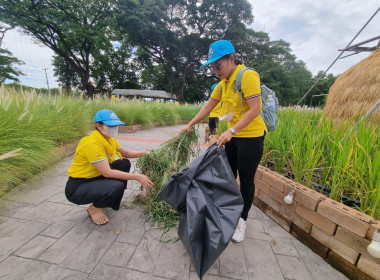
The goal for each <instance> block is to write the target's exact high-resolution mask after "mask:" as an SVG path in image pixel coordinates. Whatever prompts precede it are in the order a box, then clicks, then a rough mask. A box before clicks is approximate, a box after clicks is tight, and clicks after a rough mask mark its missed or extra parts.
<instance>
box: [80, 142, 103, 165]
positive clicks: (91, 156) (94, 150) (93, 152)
mask: <svg viewBox="0 0 380 280" xmlns="http://www.w3.org/2000/svg"><path fill="white" fill-rule="evenodd" d="M81 153H82V154H83V156H84V157H85V158H86V159H87V160H88V161H89V162H90V163H97V162H101V161H104V160H107V154H106V151H105V150H104V148H103V147H102V146H101V145H99V144H97V143H93V142H92V143H88V144H87V145H85V146H84V147H83V148H82V151H81Z"/></svg>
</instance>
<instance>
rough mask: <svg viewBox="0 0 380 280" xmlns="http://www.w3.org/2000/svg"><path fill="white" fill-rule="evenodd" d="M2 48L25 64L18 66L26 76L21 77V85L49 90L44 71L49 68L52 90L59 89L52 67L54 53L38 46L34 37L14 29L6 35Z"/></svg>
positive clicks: (47, 72)
mask: <svg viewBox="0 0 380 280" xmlns="http://www.w3.org/2000/svg"><path fill="white" fill-rule="evenodd" d="M2 48H5V49H8V50H9V51H11V52H12V54H13V56H14V57H17V58H18V59H19V60H21V61H23V62H24V63H25V64H24V65H20V66H16V68H18V69H20V70H21V71H22V72H24V73H25V74H26V76H19V80H20V82H21V84H23V85H27V86H32V87H37V88H47V83H46V75H45V71H44V70H43V69H44V68H47V70H46V74H47V77H48V82H49V86H50V88H53V87H58V83H57V81H56V77H54V71H53V66H52V65H51V60H52V55H53V51H52V50H50V49H49V48H48V47H46V46H43V45H41V44H37V43H36V42H35V41H33V39H32V37H30V36H28V35H25V34H21V33H20V32H19V31H16V30H15V29H12V30H10V31H8V32H7V33H5V37H4V40H3V43H2Z"/></svg>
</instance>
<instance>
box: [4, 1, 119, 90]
mask: <svg viewBox="0 0 380 280" xmlns="http://www.w3.org/2000/svg"><path fill="white" fill-rule="evenodd" d="M114 8H115V5H114V4H113V3H111V2H110V1H108V0H76V1H72V0H45V1H36V0H25V1H19V0H0V21H2V22H5V23H7V24H10V25H12V26H18V27H20V28H21V29H22V30H23V31H24V32H26V33H28V34H31V35H32V36H34V38H36V39H37V40H38V42H40V43H42V44H44V45H46V46H47V47H49V48H50V49H52V50H53V51H54V52H55V53H56V54H57V55H59V56H61V57H62V58H64V60H65V61H67V62H68V63H69V64H70V66H71V67H72V69H73V70H74V71H75V72H76V73H77V75H78V77H79V78H80V80H81V86H82V89H83V90H86V92H87V95H88V96H89V97H92V94H93V87H91V85H89V79H90V75H91V54H92V53H93V52H94V50H98V49H102V48H105V47H106V46H108V45H110V40H111V39H112V36H113V35H114V34H113V32H112V30H111V29H110V26H111V25H112V22H113V20H114V15H113V10H114Z"/></svg>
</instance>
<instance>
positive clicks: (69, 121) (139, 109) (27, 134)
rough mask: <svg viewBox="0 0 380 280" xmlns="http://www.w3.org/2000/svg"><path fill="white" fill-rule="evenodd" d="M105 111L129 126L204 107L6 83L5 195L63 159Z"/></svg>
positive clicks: (1, 92)
mask: <svg viewBox="0 0 380 280" xmlns="http://www.w3.org/2000/svg"><path fill="white" fill-rule="evenodd" d="M184 107H186V108H185V109H183V108H184ZM100 109H111V110H113V111H114V112H115V113H116V114H117V115H118V117H119V118H120V119H121V120H122V121H123V122H125V123H126V124H127V125H133V124H141V125H142V126H144V127H151V126H153V125H171V124H175V123H177V122H178V121H180V120H186V121H188V120H190V119H191V118H192V117H193V116H194V115H195V114H196V113H197V112H198V110H199V107H198V106H173V105H171V104H163V103H159V102H143V101H137V100H116V101H113V100H110V99H106V98H102V97H96V98H95V99H93V100H86V99H83V98H78V97H74V96H67V95H62V94H58V95H54V96H48V95H46V94H37V93H36V92H34V91H22V89H18V90H15V89H13V88H4V87H0V196H2V195H3V194H4V193H6V192H7V191H9V190H10V189H12V187H14V186H16V185H18V184H20V183H22V182H23V181H25V180H26V179H28V178H30V177H32V176H33V175H35V174H36V173H38V172H40V171H42V170H44V169H46V168H48V167H49V166H50V165H51V164H52V163H54V162H57V161H58V160H60V159H61V158H62V154H59V153H57V151H58V150H57V149H54V148H55V147H58V146H61V145H62V144H65V143H70V142H73V141H74V140H77V139H80V138H81V137H83V136H85V135H86V134H87V133H88V132H89V130H90V127H91V124H92V123H93V116H94V114H95V113H96V112H97V111H98V110H100ZM184 112H186V113H184ZM15 150H16V151H17V152H16V153H13V154H12V151H13V152H14V151H15Z"/></svg>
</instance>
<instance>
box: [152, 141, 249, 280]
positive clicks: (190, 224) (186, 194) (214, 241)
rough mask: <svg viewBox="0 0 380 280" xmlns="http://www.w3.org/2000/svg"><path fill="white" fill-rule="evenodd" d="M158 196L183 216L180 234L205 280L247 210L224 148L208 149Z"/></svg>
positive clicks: (172, 179)
mask: <svg viewBox="0 0 380 280" xmlns="http://www.w3.org/2000/svg"><path fill="white" fill-rule="evenodd" d="M158 196H159V197H160V198H161V199H163V200H165V201H166V202H167V203H168V204H169V205H171V206H172V207H173V208H174V209H175V210H177V211H178V212H179V213H181V217H180V222H179V226H178V235H179V237H180V239H181V241H182V243H183V244H184V246H185V247H186V249H187V251H188V253H189V255H190V257H191V259H192V261H193V264H194V267H195V270H196V272H197V273H198V276H199V277H200V278H201V279H202V277H203V275H204V274H205V273H206V272H207V270H208V269H209V268H210V267H211V266H212V264H213V263H214V262H215V260H216V259H217V258H218V257H219V256H220V254H221V253H222V252H223V250H224V249H225V248H226V247H227V245H228V243H229V242H230V240H231V238H232V235H233V234H234V232H235V229H236V226H237V223H238V221H239V218H240V214H241V212H242V210H243V199H242V197H241V194H240V190H239V187H238V185H237V183H236V180H235V177H234V175H233V173H232V170H231V167H230V165H229V164H228V160H227V156H226V153H225V151H224V149H223V148H218V147H217V145H216V144H215V145H213V146H211V147H210V148H208V149H207V151H206V152H205V153H204V154H202V155H201V156H200V157H199V158H197V159H196V160H194V161H193V162H192V163H191V164H190V165H188V166H187V167H186V168H184V169H183V170H181V171H180V172H178V173H176V174H174V175H173V176H172V177H171V178H169V180H168V181H167V182H166V184H165V186H164V187H163V188H162V189H161V191H160V192H159V193H158Z"/></svg>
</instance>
